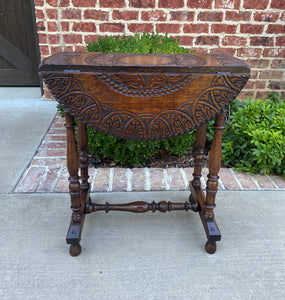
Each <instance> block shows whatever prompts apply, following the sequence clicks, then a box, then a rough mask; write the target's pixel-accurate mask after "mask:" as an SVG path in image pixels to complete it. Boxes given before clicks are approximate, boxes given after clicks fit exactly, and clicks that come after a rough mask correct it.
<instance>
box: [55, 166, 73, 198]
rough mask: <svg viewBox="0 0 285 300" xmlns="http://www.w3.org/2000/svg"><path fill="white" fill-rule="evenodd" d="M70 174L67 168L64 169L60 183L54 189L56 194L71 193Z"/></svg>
mask: <svg viewBox="0 0 285 300" xmlns="http://www.w3.org/2000/svg"><path fill="white" fill-rule="evenodd" d="M68 178H69V173H68V171H67V169H66V168H64V169H63V171H62V173H61V174H60V177H59V180H58V183H57V185H56V187H55V189H54V191H55V192H58V193H67V192H68V191H69V181H68Z"/></svg>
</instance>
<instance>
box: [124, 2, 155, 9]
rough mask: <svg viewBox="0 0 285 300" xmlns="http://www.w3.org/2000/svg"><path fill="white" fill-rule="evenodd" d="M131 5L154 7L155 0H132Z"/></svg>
mask: <svg viewBox="0 0 285 300" xmlns="http://www.w3.org/2000/svg"><path fill="white" fill-rule="evenodd" d="M129 5H130V7H136V8H154V7H155V0H130V1H129Z"/></svg>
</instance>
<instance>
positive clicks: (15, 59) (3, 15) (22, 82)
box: [0, 0, 40, 86]
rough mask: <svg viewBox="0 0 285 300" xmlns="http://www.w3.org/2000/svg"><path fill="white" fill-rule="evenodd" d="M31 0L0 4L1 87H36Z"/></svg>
mask: <svg viewBox="0 0 285 300" xmlns="http://www.w3.org/2000/svg"><path fill="white" fill-rule="evenodd" d="M32 9H34V7H33V1H32V0H25V1H22V0H1V1H0V86H39V85H40V83H39V76H38V64H39V59H38V57H39V55H38V48H37V44H36V35H35V23H34V18H33V11H32Z"/></svg>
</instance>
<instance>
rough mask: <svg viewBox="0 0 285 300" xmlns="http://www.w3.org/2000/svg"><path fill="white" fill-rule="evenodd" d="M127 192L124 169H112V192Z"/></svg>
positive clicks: (126, 176)
mask: <svg viewBox="0 0 285 300" xmlns="http://www.w3.org/2000/svg"><path fill="white" fill-rule="evenodd" d="M127 190H128V174H127V169H125V168H115V169H114V179H113V186H112V191H113V192H126V191H127Z"/></svg>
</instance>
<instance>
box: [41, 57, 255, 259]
mask: <svg viewBox="0 0 285 300" xmlns="http://www.w3.org/2000/svg"><path fill="white" fill-rule="evenodd" d="M249 73H250V70H249V67H248V66H247V65H246V64H245V63H244V62H242V61H240V60H238V59H236V58H233V57H229V56H226V55H202V54H195V55H193V54H154V55H152V54H149V55H141V54H122V53H60V54H57V55H54V56H51V57H49V58H47V59H46V60H45V61H44V62H43V63H42V64H41V67H40V74H41V76H42V77H43V79H44V81H45V83H46V85H47V86H48V88H49V90H50V91H51V92H52V94H53V95H54V97H55V98H56V100H57V101H58V102H59V103H60V104H61V105H63V107H64V109H65V114H66V128H67V139H68V144H67V165H68V171H69V174H70V178H69V181H70V185H69V187H70V197H71V209H72V218H71V223H70V228H69V230H68V233H67V243H69V244H71V246H70V254H71V255H73V256H76V255H79V254H80V252H81V247H80V239H81V232H82V227H83V223H84V218H85V215H86V214H89V213H91V212H98V211H105V212H108V211H111V210H114V211H126V212H133V213H143V212H147V211H153V212H155V211H160V212H167V211H172V210H186V211H188V210H192V211H194V212H198V213H199V215H200V218H201V221H202V224H203V226H204V229H205V233H206V235H207V242H206V244H205V249H206V251H207V252H208V253H209V254H213V253H214V252H215V251H216V242H217V241H219V240H221V233H220V231H219V228H218V226H217V223H216V221H215V217H214V208H215V198H216V193H217V191H218V179H219V176H218V173H219V169H220V165H221V143H222V130H223V129H224V125H223V124H224V115H225V112H226V110H227V109H228V106H229V104H230V103H231V101H232V100H233V99H235V97H236V96H237V95H238V94H239V92H240V91H241V90H242V88H243V87H244V85H245V83H246V81H247V80H248V78H249ZM74 117H76V118H78V120H79V123H78V144H77V141H76V138H75V131H74ZM213 118H216V122H215V125H214V129H215V133H214V139H213V142H212V147H211V152H210V158H209V175H208V180H207V187H206V194H205V193H204V191H203V190H202V187H201V181H200V178H201V172H202V167H203V160H204V148H205V142H206V124H207V123H208V122H209V121H210V120H212V119H213ZM86 125H89V126H91V127H93V128H94V129H96V130H99V131H101V132H105V133H108V134H112V135H114V136H118V137H121V138H126V139H133V140H160V139H165V138H170V137H173V136H177V135H181V134H183V133H186V132H189V131H191V130H194V129H195V128H197V139H196V145H195V146H196V153H195V160H194V173H193V181H191V182H190V191H191V194H190V197H189V201H186V202H184V203H174V202H166V201H161V202H159V203H155V202H152V203H147V202H143V201H137V202H136V201H135V202H131V203H125V204H110V203H105V204H97V203H92V202H91V199H90V185H89V183H88V156H87V143H88V141H87V132H86ZM79 169H80V178H79V176H78V171H79Z"/></svg>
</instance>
